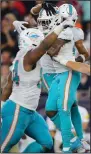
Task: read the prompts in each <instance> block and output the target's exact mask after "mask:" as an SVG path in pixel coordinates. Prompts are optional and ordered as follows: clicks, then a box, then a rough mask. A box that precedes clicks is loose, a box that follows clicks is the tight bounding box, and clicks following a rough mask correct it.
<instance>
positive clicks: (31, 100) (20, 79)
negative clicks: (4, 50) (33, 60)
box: [9, 57, 41, 110]
mask: <svg viewBox="0 0 91 154" xmlns="http://www.w3.org/2000/svg"><path fill="white" fill-rule="evenodd" d="M15 65H16V66H15ZM15 67H16V68H15ZM16 69H17V70H16ZM12 78H13V88H12V93H11V95H10V97H9V99H10V100H12V101H14V102H15V103H17V104H19V105H21V106H23V107H25V108H27V109H30V110H36V108H37V106H38V101H39V97H40V92H41V90H40V88H38V84H39V81H40V65H39V63H38V62H37V64H36V67H35V69H33V70H32V71H30V72H26V71H25V70H24V68H23V57H22V58H20V59H19V60H18V61H16V63H14V66H13V68H12Z"/></svg>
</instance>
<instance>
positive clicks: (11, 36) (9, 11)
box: [0, 0, 90, 152]
mask: <svg viewBox="0 0 91 154" xmlns="http://www.w3.org/2000/svg"><path fill="white" fill-rule="evenodd" d="M42 1H43V0H33V1H31V0H30V1H27V0H26V1H12V0H10V1H9V0H8V1H7V0H5V1H4V0H3V1H1V2H0V4H1V86H2V87H3V86H4V84H5V83H4V81H5V79H7V77H8V74H9V67H10V66H11V65H12V61H13V60H14V57H15V56H16V53H17V52H18V42H17V39H18V35H17V32H16V31H14V27H13V25H12V22H13V21H14V20H21V21H28V22H29V27H34V26H37V23H36V21H35V20H34V18H33V17H32V16H31V15H30V9H31V8H32V7H33V6H35V5H36V4H38V3H41V2H42ZM48 2H51V3H53V4H56V5H57V6H60V5H62V4H63V3H70V4H72V5H73V6H74V7H75V8H76V10H77V12H78V16H79V19H78V21H77V23H76V27H80V28H82V29H83V31H84V34H85V35H84V36H85V37H84V38H85V39H84V44H85V46H86V48H87V50H88V53H89V55H90V1H78V0H64V1H62V0H55V1H48ZM77 97H78V104H79V110H80V112H81V117H82V122H83V129H84V135H85V138H86V140H88V141H90V134H89V113H90V77H88V76H87V75H84V74H82V79H81V83H80V85H79V87H78V92H77ZM46 99H47V91H46V89H45V87H44V86H43V87H42V94H41V98H40V103H39V107H38V112H40V114H42V115H43V117H44V118H45V119H46V120H47V123H48V126H49V129H50V132H51V134H52V137H53V138H54V142H55V144H54V151H56V152H57V151H59V150H60V147H61V135H60V133H59V131H58V130H57V129H56V127H55V126H54V125H53V123H52V122H51V121H50V120H49V119H48V118H47V117H46V114H45V110H44V107H45V102H46ZM73 131H74V129H73ZM29 140H30V139H29V138H27V137H24V138H23V140H22V141H21V142H20V145H19V146H20V148H21V150H22V149H23V148H24V147H25V146H26V144H27V143H29Z"/></svg>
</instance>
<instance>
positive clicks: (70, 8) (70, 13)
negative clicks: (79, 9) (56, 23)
mask: <svg viewBox="0 0 91 154" xmlns="http://www.w3.org/2000/svg"><path fill="white" fill-rule="evenodd" d="M72 12H73V10H72V5H71V4H69V15H72Z"/></svg>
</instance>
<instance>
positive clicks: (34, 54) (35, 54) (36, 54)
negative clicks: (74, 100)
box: [24, 32, 58, 67]
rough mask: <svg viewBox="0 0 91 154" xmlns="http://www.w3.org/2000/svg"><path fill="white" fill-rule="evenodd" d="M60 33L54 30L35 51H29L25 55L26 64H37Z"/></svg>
mask: <svg viewBox="0 0 91 154" xmlns="http://www.w3.org/2000/svg"><path fill="white" fill-rule="evenodd" d="M57 37H58V35H57V34H56V33H54V32H52V33H51V34H50V35H48V36H47V37H46V38H45V39H44V40H43V41H42V42H41V44H40V45H39V46H38V47H36V48H35V49H34V50H33V51H29V52H28V53H27V54H26V55H25V57H24V65H27V66H28V65H29V67H30V66H31V65H34V64H36V62H37V61H38V60H39V59H40V58H41V57H42V56H43V55H44V54H45V53H46V51H47V50H48V49H49V48H50V47H51V45H52V44H53V43H54V42H55V41H56V39H57Z"/></svg>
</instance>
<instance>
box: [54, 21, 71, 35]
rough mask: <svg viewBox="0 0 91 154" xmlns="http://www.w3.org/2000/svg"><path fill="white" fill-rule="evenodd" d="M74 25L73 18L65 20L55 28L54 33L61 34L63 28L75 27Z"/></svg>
mask: <svg viewBox="0 0 91 154" xmlns="http://www.w3.org/2000/svg"><path fill="white" fill-rule="evenodd" d="M73 25H74V23H73V21H72V20H70V19H68V20H65V21H63V22H62V23H60V25H58V26H56V27H55V28H54V33H55V34H57V35H59V34H60V33H61V31H63V29H65V28H67V27H68V26H69V27H73Z"/></svg>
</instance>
